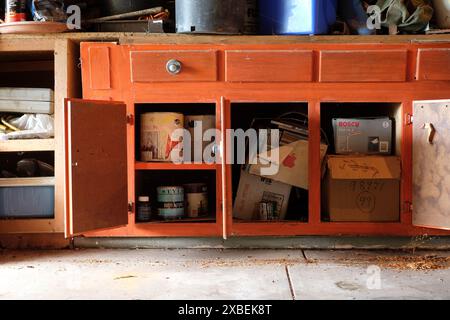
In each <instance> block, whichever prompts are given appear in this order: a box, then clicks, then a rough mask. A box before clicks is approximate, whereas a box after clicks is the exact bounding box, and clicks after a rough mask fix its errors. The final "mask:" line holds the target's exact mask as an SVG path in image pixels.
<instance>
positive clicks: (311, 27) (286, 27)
mask: <svg viewBox="0 0 450 320" xmlns="http://www.w3.org/2000/svg"><path fill="white" fill-rule="evenodd" d="M336 8H337V0H260V1H259V13H260V29H261V33H262V34H282V35H296V34H307V35H310V34H326V33H328V30H329V28H330V26H331V25H332V24H333V23H335V22H336Z"/></svg>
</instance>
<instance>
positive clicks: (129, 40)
mask: <svg viewBox="0 0 450 320" xmlns="http://www.w3.org/2000/svg"><path fill="white" fill-rule="evenodd" d="M26 39H33V40H39V39H41V40H47V39H70V40H73V41H75V42H81V41H115V42H118V43H121V44H135V43H150V44H190V43H195V44H258V43H261V44H293V43H414V42H421V43H423V42H426V43H428V42H450V34H439V35H396V36H387V35H386V36H384V35H383V36H220V35H184V34H174V33H168V34H145V33H116V32H115V33H92V32H86V33H72V32H69V33H60V34H14V35H13V34H9V35H1V36H0V42H1V41H2V40H10V41H11V40H20V41H25V40H26Z"/></svg>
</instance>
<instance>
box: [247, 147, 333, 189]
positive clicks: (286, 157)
mask: <svg viewBox="0 0 450 320" xmlns="http://www.w3.org/2000/svg"><path fill="white" fill-rule="evenodd" d="M327 149H328V146H327V145H325V144H321V145H320V159H321V163H322V162H323V160H324V158H325V155H326V153H327ZM278 150H279V161H272V163H271V164H278V165H279V170H278V174H276V175H272V176H265V175H261V169H262V168H265V167H268V166H269V165H262V164H255V165H251V166H250V169H249V172H250V173H251V174H255V175H261V176H264V177H266V178H269V179H272V180H275V181H278V182H283V183H286V184H288V185H291V186H294V187H298V188H302V189H305V190H308V189H309V165H308V164H309V143H308V141H305V140H298V141H296V142H294V143H290V144H288V145H285V146H281V147H280V148H278ZM269 155H270V154H269ZM258 157H259V161H261V160H265V161H267V162H269V160H270V157H269V156H268V155H267V153H262V154H259V155H258ZM259 163H260V162H259Z"/></svg>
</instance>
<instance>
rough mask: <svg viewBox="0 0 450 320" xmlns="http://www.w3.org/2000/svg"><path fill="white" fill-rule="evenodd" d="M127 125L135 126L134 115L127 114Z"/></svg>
mask: <svg viewBox="0 0 450 320" xmlns="http://www.w3.org/2000/svg"><path fill="white" fill-rule="evenodd" d="M127 124H129V125H133V124H134V116H133V115H132V114H127Z"/></svg>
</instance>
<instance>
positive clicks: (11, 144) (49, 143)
mask: <svg viewBox="0 0 450 320" xmlns="http://www.w3.org/2000/svg"><path fill="white" fill-rule="evenodd" d="M54 150H55V139H28V140H6V141H0V152H25V151H54Z"/></svg>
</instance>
